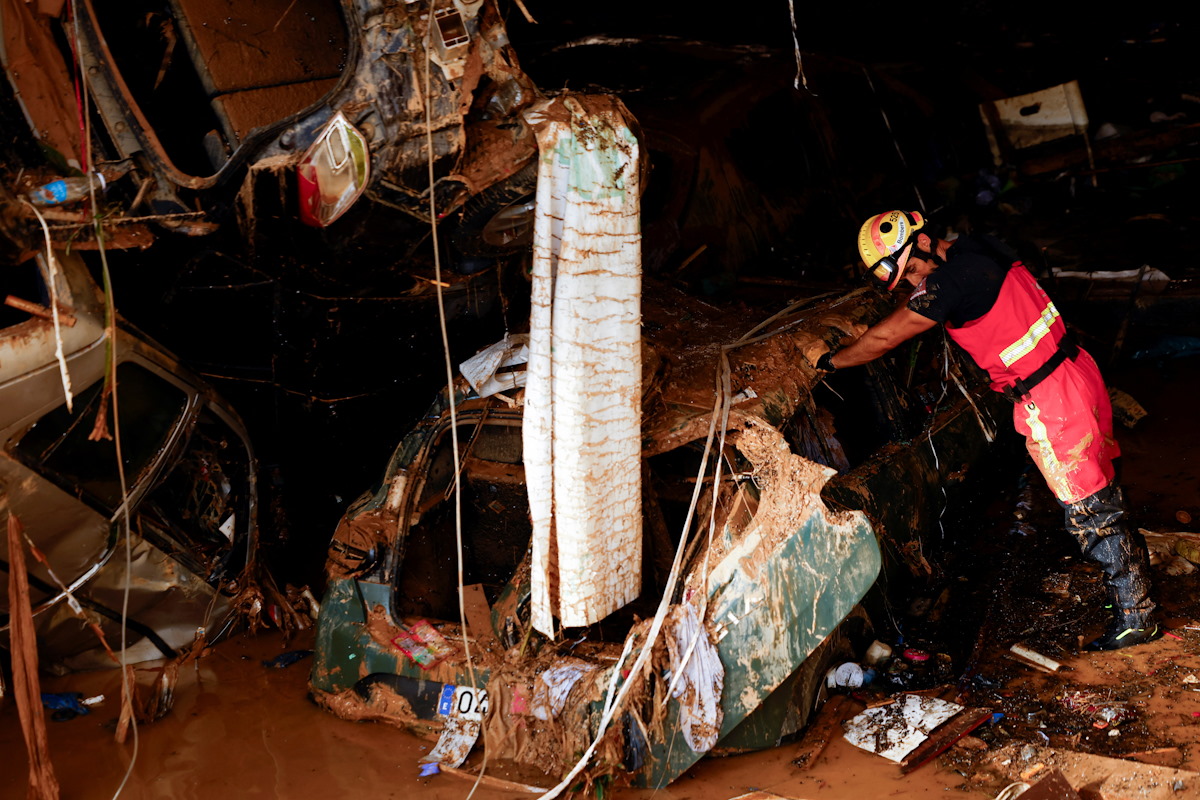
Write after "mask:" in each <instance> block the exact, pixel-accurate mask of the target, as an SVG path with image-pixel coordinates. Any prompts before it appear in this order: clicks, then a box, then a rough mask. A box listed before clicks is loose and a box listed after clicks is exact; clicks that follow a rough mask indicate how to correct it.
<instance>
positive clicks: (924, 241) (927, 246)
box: [917, 233, 933, 253]
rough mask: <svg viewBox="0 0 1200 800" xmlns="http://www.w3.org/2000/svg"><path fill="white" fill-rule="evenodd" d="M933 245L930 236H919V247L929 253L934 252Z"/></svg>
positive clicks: (921, 234) (919, 234)
mask: <svg viewBox="0 0 1200 800" xmlns="http://www.w3.org/2000/svg"><path fill="white" fill-rule="evenodd" d="M932 245H933V239H931V238H929V236H927V235H926V234H924V233H918V234H917V247H919V248H920V249H922V250H924V251H925V252H926V253H928V252H930V251H932V250H933V247H932Z"/></svg>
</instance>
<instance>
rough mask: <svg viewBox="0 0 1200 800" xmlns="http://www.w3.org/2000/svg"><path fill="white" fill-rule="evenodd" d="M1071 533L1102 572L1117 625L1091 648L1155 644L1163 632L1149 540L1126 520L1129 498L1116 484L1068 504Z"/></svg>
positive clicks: (1114, 623)
mask: <svg viewBox="0 0 1200 800" xmlns="http://www.w3.org/2000/svg"><path fill="white" fill-rule="evenodd" d="M1066 516H1067V530H1068V531H1070V532H1071V534H1072V535H1074V536H1075V538H1076V539H1077V540H1078V541H1079V545H1080V547H1081V548H1082V549H1083V554H1084V555H1085V556H1087V557H1088V558H1090V559H1091V560H1093V561H1095V562H1097V563H1098V564H1099V565H1100V567H1101V568H1102V569H1103V570H1104V583H1105V585H1106V586H1107V588H1108V593H1109V597H1110V599H1111V605H1112V610H1113V621H1112V623H1111V624H1110V625H1109V628H1108V630H1106V631H1105V632H1104V635H1103V636H1101V637H1100V638H1099V639H1096V640H1095V641H1094V642H1090V643H1088V644H1087V645H1085V649H1087V650H1116V649H1117V648H1121V647H1130V646H1132V645H1135V644H1141V643H1143V642H1149V641H1153V640H1155V639H1157V638H1159V637H1160V636H1162V631H1161V630H1160V629H1159V627H1158V625H1157V624H1155V622H1154V620H1153V613H1154V601H1153V600H1151V599H1150V563H1149V559H1148V558H1147V554H1146V542H1145V540H1144V539H1143V538H1142V536H1141V534H1139V533H1136V532H1133V531H1131V530H1130V529H1129V525H1128V524H1127V523H1126V521H1125V498H1124V495H1123V494H1122V493H1121V489H1120V487H1119V486H1117V485H1116V484H1109V485H1108V486H1106V487H1105V488H1104V489H1101V490H1100V491H1099V492H1096V493H1095V494H1093V495H1090V496H1088V497H1085V498H1083V499H1082V500H1080V501H1079V502H1077V503H1072V504H1070V505H1068V506H1067V509H1066Z"/></svg>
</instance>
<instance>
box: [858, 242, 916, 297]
mask: <svg viewBox="0 0 1200 800" xmlns="http://www.w3.org/2000/svg"><path fill="white" fill-rule="evenodd" d="M911 253H912V242H909V243H908V244H907V245H905V246H904V247H903V248H901V249H900V250H899V251H898V252H896V253H893V254H892V255H890V256H884V257H883V258H881V259H879V260H878V261H876V262H875V266H873V267H871V270H870V271H869V272H868V273H867V274H868V275H870V276H872V277H873V278H875V279H876V280H878V281H879V282H880V283H882V284H883V285H884V286H886V287H887V289H888V291H889V292H890V291H891V290H892V289H895V288H896V285H897V284H898V283H900V278H901V277H902V276H903V275H904V268H905V267H907V266H908V257H909V255H910V254H911Z"/></svg>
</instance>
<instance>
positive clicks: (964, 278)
mask: <svg viewBox="0 0 1200 800" xmlns="http://www.w3.org/2000/svg"><path fill="white" fill-rule="evenodd" d="M1005 251H1008V252H1007V253H1006V252H1005ZM1010 255H1011V257H1010ZM1015 260H1016V254H1015V253H1012V251H1009V250H1008V248H1007V247H1006V246H1005V245H1004V244H1002V243H1001V242H999V241H997V240H995V239H991V238H990V237H988V238H987V239H984V238H980V237H975V236H959V237H958V238H957V239H955V240H954V243H953V244H952V245H951V246H950V249H949V251H947V253H946V263H945V264H943V265H942V266H940V267H938V268H937V269H936V270H934V271H933V272H932V273H930V275H929V276H928V277H926V278H925V284H924V286H922V287H918V288H917V290H916V291H914V292H913V294H912V297H910V298H909V299H908V308H909V310H910V311H915V312H916V313H918V314H920V315H921V316H923V317H926V318H928V319H931V320H933V321H934V322H947V323H949V324H950V325H952V326H954V327H958V326H960V325H963V324H966V323H968V322H970V321H971V320H974V319H979V318H980V317H982V316H983V315H984V314H986V313H987V312H988V311H990V310H991V308H992V306H993V305H994V304H995V302H996V298H997V297H999V295H1000V286H1001V284H1003V283H1004V277H1005V276H1006V275H1007V274H1008V268H1009V266H1010V265H1011V264H1012V262H1013V261H1015Z"/></svg>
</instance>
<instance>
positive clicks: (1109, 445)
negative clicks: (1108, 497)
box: [1013, 349, 1121, 503]
mask: <svg viewBox="0 0 1200 800" xmlns="http://www.w3.org/2000/svg"><path fill="white" fill-rule="evenodd" d="M1013 425H1014V426H1015V427H1016V429H1017V432H1018V433H1020V434H1022V435H1023V436H1024V437H1025V446H1026V447H1027V448H1028V449H1029V455H1031V456H1033V462H1034V463H1035V464H1037V465H1038V469H1040V470H1041V472H1042V476H1043V477H1045V479H1046V483H1047V484H1048V485H1049V486H1050V491H1052V492H1054V494H1055V496H1056V497H1058V499H1059V500H1061V501H1062V502H1064V503H1074V502H1077V501H1079V500H1082V499H1083V498H1085V497H1088V496H1089V495H1092V494H1095V493H1096V492H1098V491H1100V490H1101V489H1103V488H1104V487H1105V486H1107V485H1108V484H1109V483H1110V482H1111V481H1112V479H1113V463H1112V462H1113V459H1114V458H1116V457H1117V456H1119V455H1120V454H1121V450H1120V448H1119V447H1118V445H1117V441H1116V439H1114V438H1113V429H1112V403H1111V402H1110V401H1109V399H1108V390H1107V389H1106V388H1105V386H1104V380H1103V378H1101V377H1100V369H1099V367H1097V366H1096V362H1095V361H1094V360H1093V359H1092V357H1091V356H1090V355H1089V354H1088V353H1087V352H1086V351H1085V350H1082V349H1081V350H1080V351H1079V355H1078V356H1076V357H1075V359H1074V360H1068V361H1064V362H1063V363H1062V364H1061V365H1060V366H1059V367H1058V369H1056V370H1054V372H1053V373H1051V374H1050V376H1049V377H1047V378H1046V379H1045V380H1043V381H1042V382H1041V383H1039V384H1038V385H1037V386H1035V387H1034V388H1033V391H1032V392H1030V394H1029V397H1027V398H1026V399H1025V400H1024V401H1023V402H1020V403H1017V404H1015V405H1014V406H1013Z"/></svg>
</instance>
